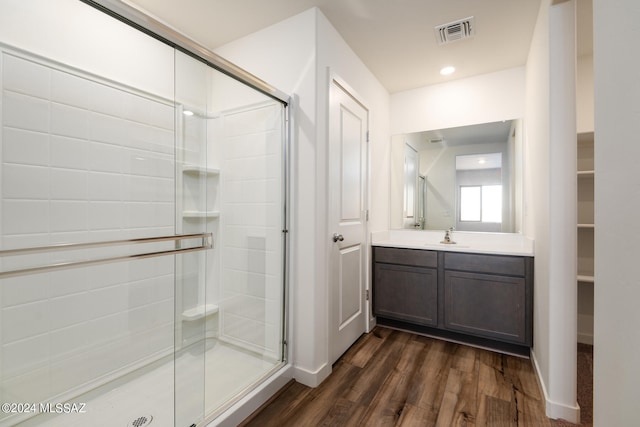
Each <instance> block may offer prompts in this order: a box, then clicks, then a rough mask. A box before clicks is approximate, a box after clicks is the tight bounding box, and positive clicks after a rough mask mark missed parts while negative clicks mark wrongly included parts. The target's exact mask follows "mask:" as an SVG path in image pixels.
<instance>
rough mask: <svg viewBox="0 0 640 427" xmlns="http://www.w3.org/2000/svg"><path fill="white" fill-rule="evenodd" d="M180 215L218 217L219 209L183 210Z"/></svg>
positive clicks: (184, 216)
mask: <svg viewBox="0 0 640 427" xmlns="http://www.w3.org/2000/svg"><path fill="white" fill-rule="evenodd" d="M182 217H183V218H185V219H188V218H219V217H220V212H219V211H184V212H182Z"/></svg>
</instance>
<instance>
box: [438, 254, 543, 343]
mask: <svg viewBox="0 0 640 427" xmlns="http://www.w3.org/2000/svg"><path fill="white" fill-rule="evenodd" d="M530 260H531V258H525V257H515V256H500V255H477V254H464V253H454V252H447V253H445V254H444V309H443V311H444V327H445V328H446V329H448V330H452V331H456V332H464V333H469V334H473V335H476V336H481V337H485V338H490V339H496V340H500V341H505V342H511V343H514V344H524V345H530V344H531V335H530V331H531V324H530V318H531V313H530V310H531V303H530V289H531V286H530V285H531V284H530V283H527V276H530V275H531V274H530V273H531V272H530V271H528V270H530V264H529V261H530ZM527 273H529V274H527Z"/></svg>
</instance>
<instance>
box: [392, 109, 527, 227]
mask: <svg viewBox="0 0 640 427" xmlns="http://www.w3.org/2000/svg"><path fill="white" fill-rule="evenodd" d="M522 145H523V138H522V121H521V120H508V121H500V122H494V123H485V124H480V125H472V126H463V127H458V128H449V129H440V130H434V131H425V132H417V133H412V134H403V135H396V136H394V137H393V138H392V146H391V197H390V201H389V202H390V209H391V210H390V221H391V223H390V228H391V229H399V228H419V229H429V230H446V229H448V228H449V227H455V229H456V230H461V231H491V232H505V233H514V232H519V231H520V225H521V212H522V208H521V206H522V170H521V164H522V162H521V157H522V149H523V147H522ZM415 157H417V158H415ZM411 167H413V168H416V169H417V170H412V171H411V174H410V173H409V170H410V168H411Z"/></svg>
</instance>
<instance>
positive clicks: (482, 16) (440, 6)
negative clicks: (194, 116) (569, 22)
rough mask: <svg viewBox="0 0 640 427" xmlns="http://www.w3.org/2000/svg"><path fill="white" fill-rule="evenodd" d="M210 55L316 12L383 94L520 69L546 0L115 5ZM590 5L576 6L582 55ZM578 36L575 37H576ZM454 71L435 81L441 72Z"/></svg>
mask: <svg viewBox="0 0 640 427" xmlns="http://www.w3.org/2000/svg"><path fill="white" fill-rule="evenodd" d="M122 1H123V2H125V3H128V4H130V5H133V6H136V7H138V8H141V9H143V10H145V11H146V12H147V13H149V14H151V15H153V16H154V17H156V18H157V19H159V20H161V21H163V22H165V23H166V24H168V25H170V26H171V27H173V28H175V29H177V30H179V31H180V32H182V33H184V34H185V35H187V36H188V37H190V38H192V39H194V40H195V41H197V42H198V43H200V44H202V45H204V46H206V47H207V48H209V49H211V50H215V49H216V48H217V47H219V46H222V45H224V44H226V43H228V42H230V41H233V40H236V39H238V38H241V37H243V36H245V35H248V34H251V33H253V32H256V31H258V30H260V29H262V28H265V27H267V26H269V25H272V24H275V23H277V22H279V21H282V20H283V19H286V18H289V17H291V16H294V15H296V14H298V13H300V12H303V11H305V10H307V9H309V8H311V7H314V6H315V7H318V8H319V9H320V10H321V11H322V13H323V14H324V15H325V16H326V17H327V18H328V19H329V21H330V22H331V23H332V25H333V26H334V27H335V28H336V29H337V30H338V32H339V33H340V34H341V35H342V37H343V39H344V40H345V41H346V42H347V44H349V46H351V48H352V49H353V50H354V51H355V53H356V54H357V55H358V56H359V57H360V59H361V60H362V61H363V62H364V63H365V65H366V66H367V67H368V68H369V69H370V70H371V72H372V73H373V74H374V75H375V76H376V77H377V79H378V80H379V81H380V82H381V83H382V85H383V86H384V87H385V88H386V89H387V90H388V91H389V93H395V92H400V91H404V90H408V89H414V88H416V87H421V86H426V85H430V84H435V83H442V82H445V81H449V80H452V79H458V78H464V77H470V76H474V75H478V74H484V73H489V72H493V71H498V70H503V69H507V68H512V67H518V66H522V65H524V64H525V62H526V58H527V53H528V50H529V45H530V43H531V37H532V33H533V29H534V26H535V22H536V18H537V15H538V10H539V7H540V2H541V1H544V2H545V3H546V2H548V1H549V0H446V1H443V0H393V1H391V0H181V1H179V2H178V1H175V0H122ZM591 4H592V0H578V8H579V13H578V19H579V21H580V22H585V23H586V24H587V25H579V27H580V28H582V29H584V28H585V27H588V28H587V29H586V32H584V31H583V32H582V33H580V32H579V39H580V40H581V41H584V42H581V45H580V47H579V50H580V51H581V53H582V54H584V53H588V52H590V51H591V50H592V45H591V38H592V36H591V35H590V33H589V29H590V28H591V25H590V22H591V21H592V14H591V9H592V6H591ZM470 16H473V17H474V19H475V25H474V31H475V36H474V37H472V38H468V39H465V40H460V41H456V42H453V43H450V44H446V45H438V43H437V41H436V37H435V31H434V27H435V26H437V25H441V24H446V23H449V22H452V21H455V20H458V19H463V18H467V17H470ZM581 31H582V30H581ZM447 65H452V66H454V67H456V72H455V73H454V74H453V75H450V76H447V77H443V76H441V75H440V73H439V71H440V69H441V68H442V67H444V66H447Z"/></svg>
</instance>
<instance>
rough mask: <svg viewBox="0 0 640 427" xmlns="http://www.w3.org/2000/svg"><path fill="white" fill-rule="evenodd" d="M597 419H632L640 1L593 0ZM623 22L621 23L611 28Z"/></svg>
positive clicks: (639, 375) (637, 350)
mask: <svg viewBox="0 0 640 427" xmlns="http://www.w3.org/2000/svg"><path fill="white" fill-rule="evenodd" d="M593 3H594V56H593V58H594V75H595V136H596V141H595V168H596V169H595V170H596V179H595V204H596V206H595V223H596V229H595V242H596V245H595V251H596V253H595V283H596V286H595V328H594V408H593V413H594V425H596V426H607V425H611V426H614V425H615V426H627V425H634V424H637V423H638V421H637V406H638V399H637V395H638V393H637V387H638V383H639V382H640V364H638V354H640V340H639V339H638V325H640V310H638V307H637V302H638V301H640V287H639V286H638V268H637V263H638V255H639V251H638V246H637V245H636V244H635V241H636V238H637V236H640V223H639V222H638V214H637V212H638V209H640V197H639V196H638V195H639V194H640V169H639V168H638V159H639V158H640V145H639V144H638V143H637V141H638V135H639V134H640V107H639V106H638V99H640V80H639V79H638V69H639V67H640V54H639V51H638V49H637V41H638V40H640V26H638V22H639V21H640V3H639V2H638V1H637V0H615V1H611V0H594V2H593ZM612 28H620V29H621V30H620V31H611V29H612Z"/></svg>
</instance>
